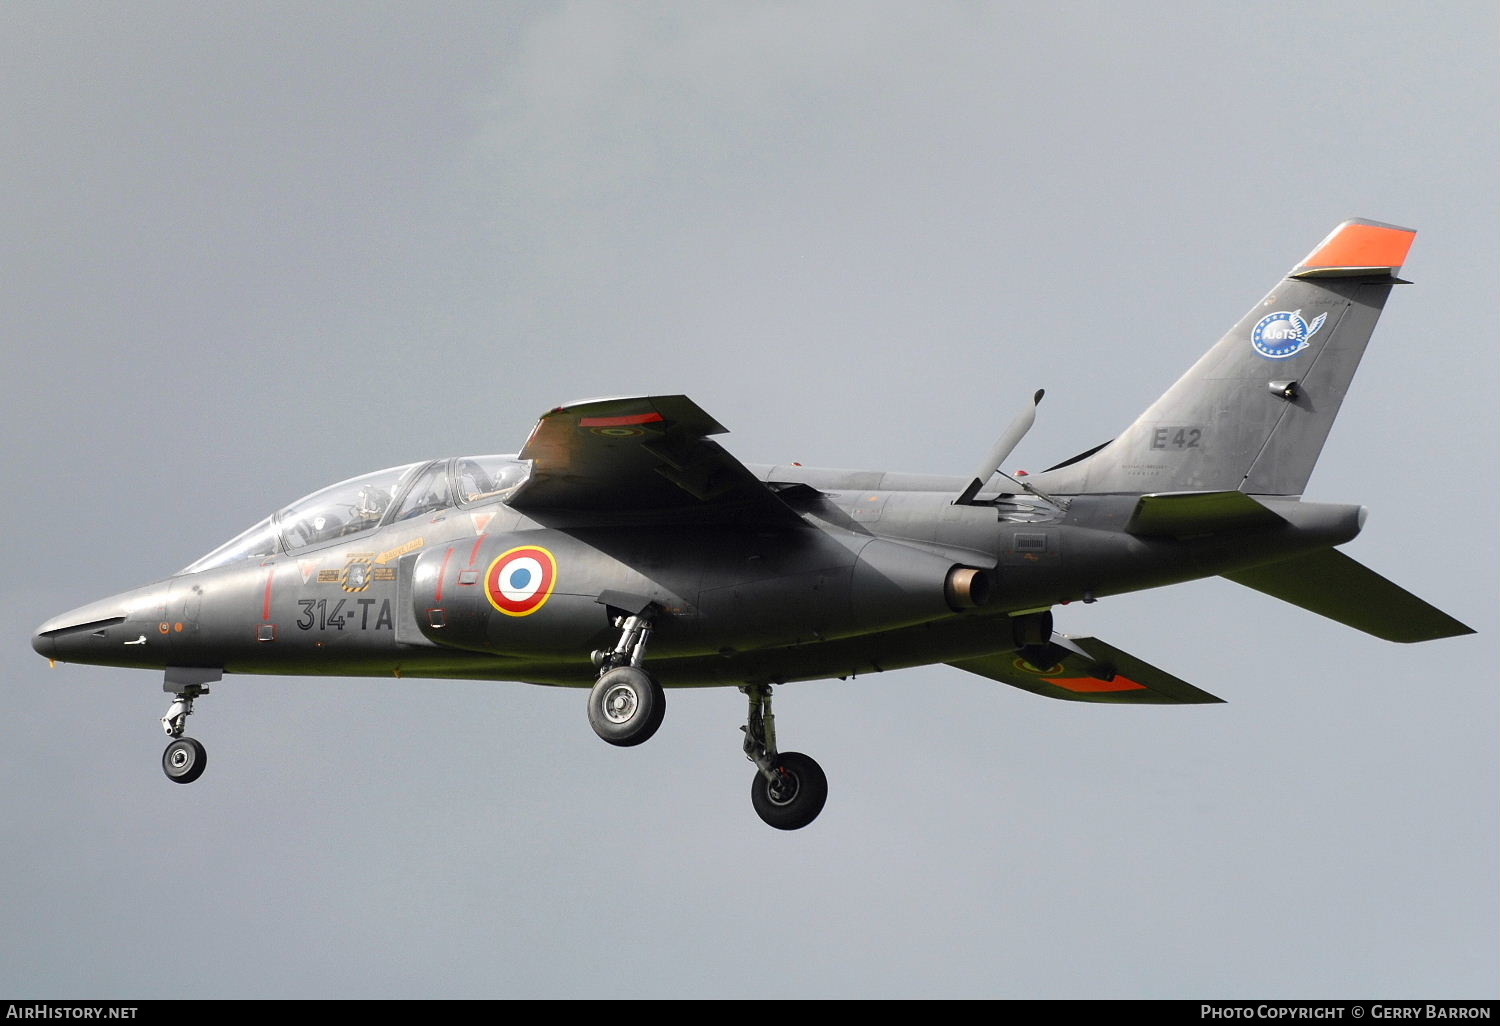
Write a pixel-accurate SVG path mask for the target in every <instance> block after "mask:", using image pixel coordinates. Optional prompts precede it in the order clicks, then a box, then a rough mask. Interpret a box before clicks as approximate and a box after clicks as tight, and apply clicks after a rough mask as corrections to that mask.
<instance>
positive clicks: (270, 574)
mask: <svg viewBox="0 0 1500 1026" xmlns="http://www.w3.org/2000/svg"><path fill="white" fill-rule="evenodd" d="M275 579H276V568H275V567H274V566H273V567H272V568H271V569H269V570H267V571H266V601H265V605H264V606H262V607H261V612H260V618H261V619H262V620H269V619H271V582H272V581H274V580H275Z"/></svg>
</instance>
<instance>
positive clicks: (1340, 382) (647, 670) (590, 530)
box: [32, 220, 1473, 830]
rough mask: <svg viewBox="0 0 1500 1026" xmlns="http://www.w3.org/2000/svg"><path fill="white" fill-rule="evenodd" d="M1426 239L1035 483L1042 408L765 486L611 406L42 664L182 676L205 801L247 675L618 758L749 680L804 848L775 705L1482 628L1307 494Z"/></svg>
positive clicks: (302, 535)
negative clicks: (1104, 626) (1189, 634)
mask: <svg viewBox="0 0 1500 1026" xmlns="http://www.w3.org/2000/svg"><path fill="white" fill-rule="evenodd" d="M1415 234H1416V233H1415V232H1413V231H1411V230H1410V229H1406V228H1398V227H1395V226H1393V225H1387V224H1381V223H1378V222H1374V221H1363V220H1355V221H1348V222H1345V223H1344V224H1342V225H1340V226H1339V227H1338V228H1337V229H1335V230H1334V231H1333V232H1332V233H1331V234H1330V235H1329V236H1328V237H1327V238H1326V239H1324V240H1323V241H1322V242H1321V243H1319V244H1318V246H1317V247H1316V248H1314V249H1313V251H1312V253H1311V254H1310V255H1309V256H1308V257H1307V258H1306V259H1305V260H1303V261H1302V262H1301V263H1299V264H1297V265H1296V267H1294V268H1293V269H1292V271H1291V272H1290V273H1289V274H1288V275H1287V277H1286V278H1285V279H1284V280H1282V281H1281V282H1279V283H1278V284H1276V285H1275V286H1274V287H1273V288H1272V289H1271V291H1270V293H1269V294H1268V295H1267V296H1266V297H1265V298H1264V299H1262V300H1261V301H1260V302H1259V303H1257V304H1256V305H1255V306H1254V307H1253V308H1252V309H1251V310H1250V312H1249V313H1247V314H1246V315H1245V316H1244V317H1243V318H1242V319H1241V320H1240V321H1239V323H1238V324H1236V325H1235V326H1234V327H1233V328H1232V329H1230V331H1229V333H1228V334H1226V335H1225V336H1224V337H1223V338H1221V339H1220V340H1219V341H1218V342H1217V343H1216V344H1215V345H1214V346H1212V348H1210V349H1209V350H1208V352H1207V354H1206V355H1205V356H1203V357H1202V358H1201V359H1200V360H1199V361H1198V362H1197V363H1195V364H1194V365H1193V366H1192V367H1191V368H1190V369H1189V370H1188V371H1187V373H1186V374H1184V375H1183V377H1182V378H1181V379H1180V380H1179V381H1178V382H1177V383H1176V384H1175V385H1173V386H1172V387H1171V388H1170V389H1168V390H1167V392H1166V393H1165V394H1164V395H1163V396H1162V397H1161V398H1160V399H1158V400H1157V401H1156V402H1155V403H1153V404H1152V405H1151V406H1150V407H1149V408H1148V409H1147V410H1146V411H1145V412H1144V413H1142V414H1141V415H1140V417H1139V418H1138V419H1137V420H1136V421H1135V422H1134V423H1133V424H1131V425H1130V426H1129V427H1127V428H1126V429H1125V431H1124V432H1123V433H1122V434H1120V435H1119V436H1118V437H1116V438H1115V439H1114V440H1112V441H1110V442H1108V443H1106V444H1104V445H1101V446H1099V447H1097V448H1095V449H1092V450H1090V451H1089V452H1085V453H1083V454H1081V455H1078V456H1075V457H1073V458H1072V459H1069V460H1065V461H1064V462H1062V463H1059V464H1057V465H1056V466H1054V467H1052V468H1050V469H1049V470H1047V471H1045V472H1042V473H1039V474H1037V475H1035V476H1030V477H1026V478H1021V477H1011V476H1009V475H1006V474H1004V473H1003V472H1001V471H1000V470H999V468H1000V466H1001V464H1002V463H1003V462H1004V460H1005V459H1006V458H1007V457H1008V456H1009V454H1010V452H1011V450H1012V449H1013V448H1014V447H1015V445H1016V444H1017V443H1018V442H1019V440H1020V438H1021V437H1022V435H1024V434H1025V432H1026V431H1027V430H1028V429H1029V427H1030V426H1031V423H1032V421H1033V419H1034V415H1035V409H1036V404H1037V403H1038V402H1040V400H1041V397H1042V393H1041V392H1037V393H1036V394H1035V396H1034V397H1033V399H1032V401H1031V402H1029V403H1027V404H1026V405H1025V407H1024V409H1023V412H1022V413H1021V414H1020V415H1019V416H1017V417H1016V418H1015V420H1014V421H1013V422H1012V423H1011V425H1010V426H1009V428H1008V429H1007V430H1006V431H1005V432H1004V434H1003V435H1002V436H1001V438H1000V439H999V440H998V441H997V442H996V444H995V445H994V447H993V449H992V450H991V451H990V452H989V454H988V455H987V456H986V457H985V458H984V460H983V461H982V462H981V463H980V464H979V466H978V468H977V469H976V470H975V472H974V474H973V475H972V476H971V477H969V478H950V477H942V476H934V475H920V474H905V473H887V472H881V471H854V470H829V469H813V468H810V467H803V466H800V465H798V464H795V463H794V464H790V465H786V464H783V465H779V466H756V465H747V464H743V463H741V462H739V461H738V460H736V459H735V458H734V457H733V456H731V455H729V454H728V453H727V452H726V451H725V450H724V449H723V448H721V447H720V446H719V445H718V444H717V443H715V442H714V441H712V440H710V436H712V435H717V434H720V433H722V432H723V431H724V428H722V427H721V426H720V425H719V424H718V423H717V422H716V421H715V420H714V419H713V418H712V417H710V416H709V415H708V414H706V413H705V412H704V411H703V410H701V409H700V408H699V407H698V406H697V405H695V404H694V403H693V402H692V401H691V400H689V399H688V398H687V397H685V396H681V395H670V396H631V397H625V398H610V399H592V400H587V401H582V402H575V403H569V404H567V405H564V406H559V407H557V408H556V409H553V410H551V411H550V412H548V413H545V414H543V415H542V417H541V420H540V421H539V422H538V423H537V425H536V428H535V429H534V430H533V431H532V433H531V436H530V438H528V439H527V441H526V443H525V445H524V446H522V448H521V450H520V452H519V453H517V454H513V455H495V456H462V457H457V458H450V459H439V460H432V461H428V462H423V463H413V464H410V465H407V466H401V467H392V468H391V469H389V470H381V471H377V472H375V473H372V474H365V475H364V476H362V477H356V478H352V479H350V480H348V481H344V482H342V483H340V484H335V485H332V486H330V487H328V488H325V489H322V490H321V491H318V492H315V493H313V494H312V495H309V496H307V497H306V498H303V499H300V500H298V501H297V502H294V503H292V504H291V505H289V506H286V507H284V508H283V509H281V510H279V511H277V512H275V513H273V514H272V515H270V516H269V517H267V518H266V519H264V520H262V521H261V522H260V523H258V524H256V525H254V526H253V527H251V528H250V529H249V530H247V531H245V532H244V533H242V534H240V535H239V536H237V537H235V538H234V539H232V540H231V541H228V542H226V543H225V544H224V545H222V546H220V547H219V548H217V549H215V550H214V551H213V552H210V553H209V554H208V555H206V556H204V557H203V558H202V559H200V560H198V561H197V562H195V563H193V564H191V565H190V566H188V567H186V568H185V569H183V570H181V571H179V572H178V573H176V574H173V575H172V576H171V577H169V578H167V579H166V580H163V581H159V582H157V583H155V584H149V585H147V586H145V587H142V588H138V589H136V590H134V591H129V592H125V593H123V594H120V595H115V596H113V597H110V598H106V599H102V600H100V601H97V602H92V603H89V604H88V605H85V606H81V607H79V608H78V609H74V610H72V611H71V612H68V613H64V614H63V615H61V616H58V617H54V618H53V619H51V620H49V621H47V622H46V623H44V624H43V625H42V626H41V627H40V628H39V629H38V630H37V632H36V634H35V636H34V637H33V639H32V644H33V646H34V647H35V649H36V650H37V651H38V652H39V653H41V654H42V655H44V656H47V657H49V658H50V659H52V660H54V661H67V662H78V663H93V664H99V665H106V666H121V667H138V668H151V669H157V670H164V671H165V683H164V689H165V690H166V691H167V692H168V693H169V694H171V695H172V696H173V700H172V703H171V706H170V708H169V709H168V711H167V714H166V715H165V716H164V717H163V718H162V725H163V728H164V729H165V731H166V733H167V735H168V737H169V738H171V741H170V743H169V744H168V745H167V748H166V751H165V752H164V753H163V756H162V767H163V769H164V770H165V772H166V775H167V777H168V778H169V779H171V780H173V781H176V782H177V783H183V784H185V783H189V782H191V781H193V780H196V779H197V778H198V777H199V776H200V775H201V774H202V772H203V769H204V766H205V765H206V754H205V751H204V748H203V746H202V745H201V744H200V743H199V742H198V741H196V740H194V739H193V738H190V737H186V736H184V727H185V723H186V720H187V717H188V715H189V714H190V713H192V712H193V704H194V702H195V701H196V700H197V699H198V698H200V697H201V696H203V695H206V694H208V692H209V687H208V686H209V685H210V684H211V683H213V682H215V681H218V680H220V679H221V678H222V677H223V675H224V674H298V675H315V674H324V675H338V676H392V675H394V676H396V677H431V678H467V679H480V680H514V681H527V682H532V683H537V684H551V685H560V686H564V687H577V688H586V689H588V692H589V694H588V703H587V707H588V719H589V724H590V725H591V726H592V727H593V729H594V731H595V732H596V733H597V734H598V735H599V736H600V737H601V738H603V739H604V740H605V741H607V742H609V743H610V744H613V745H620V746H630V745H638V744H640V743H641V742H643V741H645V740H647V739H648V738H650V737H651V735H652V734H653V733H655V731H656V729H657V727H658V726H659V725H660V724H661V722H662V716H663V714H664V712H665V711H666V698H665V692H664V690H663V689H664V687H705V686H731V687H738V688H739V689H740V690H741V691H743V692H744V693H745V694H746V696H747V698H748V714H747V721H746V724H745V726H744V728H743V729H744V733H745V737H744V743H743V747H744V751H745V754H746V755H747V757H748V758H749V759H750V760H751V761H753V762H754V763H755V767H756V769H755V775H754V779H753V782H752V791H751V797H752V800H753V804H754V807H755V810H756V812H757V813H758V814H759V815H760V817H761V818H762V819H763V820H765V822H767V823H768V824H770V825H771V826H773V827H777V828H780V829H783V830H794V829H797V828H800V827H803V826H806V825H807V824H808V823H810V822H812V821H813V819H814V818H815V817H816V816H817V815H818V813H819V812H820V811H821V810H822V808H823V805H824V802H825V799H826V797H827V782H826V779H825V777H824V774H823V771H822V770H821V769H820V768H819V766H818V764H817V763H816V762H814V761H813V760H812V759H811V758H809V757H808V756H806V755H802V754H800V753H796V752H783V751H780V750H779V749H778V748H777V743H776V731H775V721H774V717H773V716H772V712H771V695H772V688H773V686H775V685H779V684H784V683H787V682H791V681H806V680H816V679H820V678H829V677H839V678H846V677H852V676H856V675H860V674H868V673H874V672H877V671H882V670H897V669H901V668H903V667H912V666H922V665H926V664H929V663H947V664H949V665H950V666H953V667H956V668H957V669H958V670H963V671H967V672H969V673H975V674H979V675H981V676H983V677H988V678H990V679H993V680H996V681H1000V682H1002V683H1005V684H1010V685H1012V686H1014V687H1018V688H1022V689H1024V690H1026V691H1030V692H1033V693H1035V694H1038V695H1043V696H1045V697H1048V698H1059V699H1066V700H1069V701H1081V702H1114V703H1159V704H1184V703H1203V702H1217V701H1219V699H1217V698H1215V697H1214V696H1212V695H1210V694H1208V693H1206V692H1204V691H1201V690H1199V689H1198V688H1196V687H1194V686H1193V685H1191V684H1188V683H1186V682H1184V681H1181V680H1179V679H1177V678H1176V677H1174V676H1172V675H1171V674H1169V673H1167V672H1165V671H1163V670H1160V669H1157V668H1156V667H1155V666H1152V665H1151V664H1149V663H1147V662H1145V661H1143V660H1141V659H1139V658H1137V657H1135V656H1132V655H1130V654H1128V653H1126V652H1124V651H1121V650H1120V649H1118V648H1115V647H1114V646H1112V645H1110V644H1107V643H1105V642H1103V641H1100V640H1099V639H1097V638H1092V637H1070V636H1067V635H1064V634H1060V633H1057V632H1056V631H1055V630H1054V627H1053V616H1052V610H1053V608H1054V607H1055V606H1058V605H1060V604H1065V603H1070V602H1084V603H1087V602H1091V601H1093V600H1095V599H1098V598H1102V597H1104V596H1106V595H1116V594H1120V593H1124V592H1130V591H1136V590H1140V589H1144V588H1155V587H1160V586H1162V585H1167V584H1175V583H1178V582H1182V581H1191V580H1196V579H1199V578H1204V577H1213V576H1219V577H1226V578H1228V579H1229V580H1231V581H1235V582H1237V583H1239V584H1242V585H1245V586H1247V587H1250V588H1254V589H1256V590H1258V591H1261V592H1264V593H1266V594H1268V595H1272V596H1275V597H1276V598H1279V599H1283V600H1285V601H1287V602H1290V603H1293V604H1295V605H1298V606H1301V607H1303V608H1304V609H1308V610H1311V611H1312V612H1315V613H1319V614H1322V615H1323V616H1326V617H1330V618H1332V619H1334V620H1337V621H1339V622H1341V623H1344V624H1347V625H1349V626H1351V627H1355V628H1358V629H1359V630H1362V631H1366V632H1368V633H1370V634H1374V635H1376V636H1377V637H1381V638H1386V639H1389V640H1392V641H1401V642H1413V641H1427V640H1432V639H1436V638H1445V637H1452V636H1456V635H1460V634H1469V633H1473V632H1472V631H1471V630H1470V629H1469V628H1468V627H1466V626H1464V625H1463V624H1461V623H1459V622H1458V621H1457V620H1455V619H1453V618H1452V617H1450V616H1448V615H1447V614H1446V613H1443V612H1441V611H1439V610H1437V609H1436V608H1434V607H1433V606H1431V605H1428V604H1427V603H1426V602H1424V601H1422V600H1421V599H1419V598H1417V597H1415V596H1414V595H1412V594H1410V593H1409V592H1406V591H1404V590H1403V589H1401V588H1399V587H1397V586H1396V585H1395V584H1392V583H1391V582H1390V581H1388V580H1386V579H1385V578H1383V577H1381V576H1379V575H1378V574H1376V573H1375V572H1373V571H1371V570H1369V569H1367V568H1365V567H1364V566H1362V565H1360V564H1359V563H1357V562H1355V561H1354V560H1353V559H1351V558H1349V557H1348V556H1346V555H1344V554H1343V553H1341V552H1339V551H1338V550H1337V548H1336V546H1338V545H1340V544H1342V543H1344V542H1347V541H1349V540H1350V539H1352V538H1353V537H1354V536H1355V535H1356V534H1358V533H1359V531H1360V528H1361V527H1362V526H1363V524H1364V520H1365V510H1364V509H1363V508H1362V507H1360V506H1354V505H1335V504H1327V503H1311V502H1303V501H1301V499H1300V496H1301V494H1302V492H1303V490H1304V486H1305V485H1306V483H1307V479H1308V475H1309V474H1310V473H1311V472H1312V469H1313V464H1314V462H1315V461H1316V460H1317V457H1318V454H1319V452H1320V450H1321V449H1322V447H1323V442H1324V439H1325V438H1326V437H1327V435H1328V431H1329V428H1330V427H1331V426H1332V424H1333V420H1334V417H1335V415H1336V414H1337V413H1338V411H1339V406H1340V404H1341V403H1342V401H1343V398H1344V393H1345V391H1346V389H1347V388H1348V385H1349V382H1350V379H1351V378H1352V376H1353V374H1354V371H1355V368H1356V367H1357V365H1358V363H1359V360H1360V357H1361V356H1362V355H1363V353H1364V350H1365V345H1366V343H1367V342H1368V340H1369V338H1370V335H1371V332H1372V330H1373V329H1374V326H1375V321H1376V319H1377V318H1378V317H1379V315H1380V312H1381V309H1382V308H1383V306H1384V304H1385V301H1386V298H1387V295H1388V294H1389V292H1390V290H1391V286H1392V285H1395V284H1402V282H1401V281H1400V279H1399V278H1397V277H1396V273H1397V272H1398V271H1399V270H1400V268H1401V265H1402V263H1403V262H1404V261H1405V259H1406V254H1407V251H1408V249H1409V247H1410V245H1411V242H1412V239H1413V237H1414V236H1415Z"/></svg>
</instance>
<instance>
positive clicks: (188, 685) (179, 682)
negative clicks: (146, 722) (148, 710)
mask: <svg viewBox="0 0 1500 1026" xmlns="http://www.w3.org/2000/svg"><path fill="white" fill-rule="evenodd" d="M221 677H222V672H221V671H219V670H200V669H196V668H191V667H177V666H173V667H168V668H167V679H166V682H165V683H163V684H162V690H163V691H167V692H170V693H171V694H172V695H174V696H175V698H174V700H173V702H172V704H171V706H169V707H168V708H167V714H166V715H165V716H163V717H162V718H161V729H162V730H164V731H166V732H167V737H169V738H171V739H172V741H171V743H170V744H168V745H167V750H166V751H164V752H162V753H161V769H162V772H163V773H165V774H166V775H167V779H168V780H170V781H172V782H173V783H174V784H191V783H192V782H193V781H195V780H197V779H198V778H199V777H201V776H203V770H204V769H205V768H206V767H207V766H208V752H207V751H205V750H204V748H203V745H202V744H201V743H200V742H199V741H197V740H196V739H194V738H190V737H183V736H182V732H183V730H185V729H186V727H187V718H188V717H189V716H191V715H192V714H193V700H194V699H196V698H198V697H200V696H202V695H206V694H208V685H209V684H211V683H213V682H214V681H216V680H219V679H220V678H221Z"/></svg>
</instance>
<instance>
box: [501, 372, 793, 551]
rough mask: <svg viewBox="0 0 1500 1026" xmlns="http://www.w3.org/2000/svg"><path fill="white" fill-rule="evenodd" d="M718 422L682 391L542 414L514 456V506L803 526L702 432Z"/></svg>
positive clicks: (712, 431) (715, 429)
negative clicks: (525, 466) (517, 479)
mask: <svg viewBox="0 0 1500 1026" xmlns="http://www.w3.org/2000/svg"><path fill="white" fill-rule="evenodd" d="M725 430H726V429H725V428H724V427H723V425H721V424H720V423H719V422H718V421H716V420H714V419H713V418H712V417H710V416H709V415H708V414H707V413H705V412H704V411H703V410H702V408H700V407H699V406H698V404H697V403H695V402H693V401H692V400H691V399H689V398H688V397H687V396H683V395H667V396H626V397H621V398H613V399H588V400H584V401H581V402H575V403H568V404H566V405H563V406H559V407H557V408H556V409H554V410H551V411H549V412H547V413H545V414H543V415H542V418H541V419H540V420H539V421H537V425H536V427H535V428H533V429H532V432H531V437H530V438H528V439H527V440H526V445H525V446H524V447H523V448H522V449H521V452H520V458H521V459H523V460H529V461H530V462H531V476H530V477H529V478H528V479H527V480H526V483H525V484H523V485H522V486H521V487H520V488H519V489H517V491H516V493H515V494H514V495H513V496H512V497H511V498H510V500H509V503H510V505H511V506H513V507H515V508H517V509H566V510H582V511H597V512H619V513H624V514H632V513H646V512H653V513H662V512H678V513H682V514H684V515H686V516H687V517H689V518H698V517H702V518H705V519H722V518H724V517H726V516H732V517H743V518H748V519H752V520H755V521H757V522H761V523H773V524H783V525H786V526H793V525H801V524H802V519H801V518H800V517H799V516H798V515H797V514H796V513H795V512H793V510H792V509H791V508H790V507H789V506H787V505H786V504H785V503H783V502H782V501H781V500H780V499H779V498H777V497H776V494H775V492H773V491H772V490H771V489H769V488H767V487H766V485H765V484H764V483H762V482H761V481H760V480H759V479H757V478H756V477H755V475H754V474H752V473H751V472H750V470H749V469H748V468H747V467H746V466H745V465H744V464H743V463H741V462H740V461H739V460H737V459H735V458H734V457H733V456H731V455H729V453H727V452H725V451H724V448H723V447H722V446H720V445H719V444H718V443H717V442H713V441H710V440H709V438H708V436H709V435H717V434H723V433H724V432H725Z"/></svg>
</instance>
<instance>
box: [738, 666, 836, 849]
mask: <svg viewBox="0 0 1500 1026" xmlns="http://www.w3.org/2000/svg"><path fill="white" fill-rule="evenodd" d="M740 690H741V691H742V692H744V693H745V695H746V697H747V698H749V700H750V709H749V712H748V714H747V716H746V719H745V725H744V726H743V727H741V728H740V729H741V730H743V731H744V732H745V746H744V747H745V758H747V759H749V760H750V761H751V762H753V763H755V768H756V773H755V779H754V780H752V781H751V782H750V803H751V804H752V805H754V806H755V812H756V814H757V815H759V816H760V818H761V819H763V820H765V822H766V823H767V824H769V825H770V826H773V827H775V828H776V829H778V830H798V829H801V828H802V827H805V826H807V824H809V823H811V822H812V821H813V820H815V819H817V818H818V813H820V812H822V811H823V804H824V803H825V802H826V801H828V778H827V777H826V776H825V775H824V774H823V769H822V767H821V766H819V765H818V764H817V763H816V762H814V761H813V760H812V758H811V757H809V756H806V755H803V754H802V753H801V752H778V751H777V750H776V716H775V714H773V713H772V712H771V685H769V684H747V685H745V686H744V687H742V688H740Z"/></svg>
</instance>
